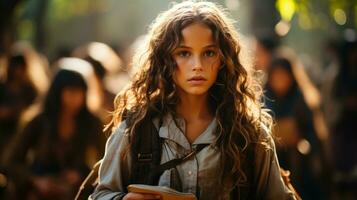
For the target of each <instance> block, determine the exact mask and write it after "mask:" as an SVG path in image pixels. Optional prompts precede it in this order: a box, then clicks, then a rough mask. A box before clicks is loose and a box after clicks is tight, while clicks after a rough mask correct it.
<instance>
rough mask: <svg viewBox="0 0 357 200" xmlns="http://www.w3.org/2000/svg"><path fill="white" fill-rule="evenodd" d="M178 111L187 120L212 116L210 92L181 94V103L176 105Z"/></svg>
mask: <svg viewBox="0 0 357 200" xmlns="http://www.w3.org/2000/svg"><path fill="white" fill-rule="evenodd" d="M176 112H177V114H178V115H179V116H181V117H183V118H184V119H185V120H186V121H193V120H197V119H207V118H212V113H211V112H210V109H209V104H208V94H204V95H187V94H181V95H180V103H179V104H178V105H177V107H176Z"/></svg>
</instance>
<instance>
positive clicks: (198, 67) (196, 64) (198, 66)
mask: <svg viewBox="0 0 357 200" xmlns="http://www.w3.org/2000/svg"><path fill="white" fill-rule="evenodd" d="M192 64H193V65H192V70H193V71H202V70H203V65H202V61H201V58H200V57H199V56H195V57H194V58H193V63H192Z"/></svg>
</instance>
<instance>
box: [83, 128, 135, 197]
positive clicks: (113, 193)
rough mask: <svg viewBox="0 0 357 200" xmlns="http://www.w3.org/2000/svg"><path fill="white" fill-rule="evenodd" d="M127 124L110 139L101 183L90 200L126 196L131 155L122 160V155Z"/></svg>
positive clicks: (126, 142)
mask: <svg viewBox="0 0 357 200" xmlns="http://www.w3.org/2000/svg"><path fill="white" fill-rule="evenodd" d="M125 128H126V124H125V122H122V123H121V124H120V125H119V127H118V128H117V129H116V131H114V133H113V134H112V135H111V136H110V137H109V139H108V141H107V143H106V146H105V154H104V157H103V161H102V164H101V166H100V168H99V176H98V178H99V183H98V185H97V187H96V188H95V190H94V192H93V194H92V195H91V196H90V197H89V199H93V200H96V199H98V200H99V199H100V200H109V199H114V200H117V199H121V198H122V197H123V196H124V195H125V191H126V189H125V186H126V184H125V182H126V177H127V175H128V174H129V173H130V172H129V169H130V168H129V163H130V154H128V155H127V159H125V160H121V154H122V153H123V152H124V151H126V148H127V145H128V141H129V140H128V136H127V134H125Z"/></svg>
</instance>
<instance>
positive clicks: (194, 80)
mask: <svg viewBox="0 0 357 200" xmlns="http://www.w3.org/2000/svg"><path fill="white" fill-rule="evenodd" d="M205 81H207V79H206V78H205V77H203V76H194V77H192V78H190V79H188V82H189V83H191V84H194V85H198V84H202V83H204V82H205Z"/></svg>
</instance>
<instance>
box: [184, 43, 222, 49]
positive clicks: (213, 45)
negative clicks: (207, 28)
mask: <svg viewBox="0 0 357 200" xmlns="http://www.w3.org/2000/svg"><path fill="white" fill-rule="evenodd" d="M211 47H214V48H215V47H217V45H216V44H210V45H207V46H205V47H203V48H204V49H206V48H211ZM177 48H187V49H192V48H191V47H189V46H185V45H182V44H180V45H179V46H178V47H177Z"/></svg>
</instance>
